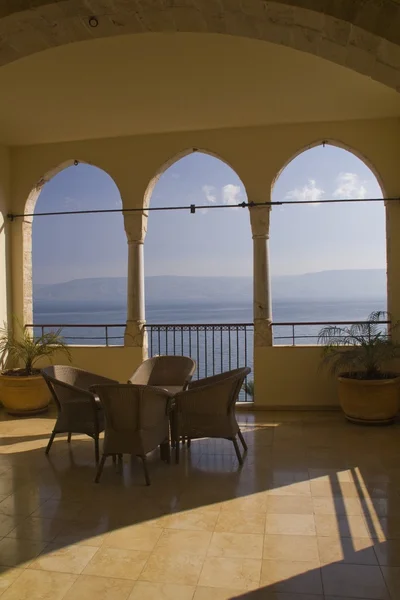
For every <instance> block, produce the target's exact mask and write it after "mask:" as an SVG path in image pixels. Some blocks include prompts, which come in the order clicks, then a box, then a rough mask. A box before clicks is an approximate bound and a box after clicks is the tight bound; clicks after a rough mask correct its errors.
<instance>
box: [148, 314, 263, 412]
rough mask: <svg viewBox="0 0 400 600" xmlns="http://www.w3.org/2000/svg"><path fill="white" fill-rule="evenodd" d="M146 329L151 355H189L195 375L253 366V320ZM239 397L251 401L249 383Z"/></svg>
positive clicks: (152, 326) (150, 325) (151, 325)
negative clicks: (195, 366)
mask: <svg viewBox="0 0 400 600" xmlns="http://www.w3.org/2000/svg"><path fill="white" fill-rule="evenodd" d="M145 328H146V331H147V335H148V349H149V356H157V355H159V354H167V355H176V354H178V355H185V356H190V357H191V358H193V359H194V360H195V361H196V363H197V369H196V373H195V378H202V377H208V376H210V375H217V374H218V373H222V372H223V371H229V370H230V369H236V368H238V367H244V366H247V367H250V368H253V337H254V325H253V323H223V324H214V323H207V324H197V323H196V324H191V323H190V324H181V325H175V324H174V325H166V324H146V325H145ZM248 383H249V382H248V381H247V380H246V384H248ZM239 400H240V401H242V402H251V401H252V395H251V394H250V393H249V391H248V385H245V386H244V388H243V390H242V391H241V392H240V396H239Z"/></svg>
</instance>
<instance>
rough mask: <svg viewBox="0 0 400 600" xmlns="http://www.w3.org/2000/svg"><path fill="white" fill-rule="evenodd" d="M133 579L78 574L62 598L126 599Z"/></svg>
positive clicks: (75, 599) (77, 599)
mask: <svg viewBox="0 0 400 600" xmlns="http://www.w3.org/2000/svg"><path fill="white" fill-rule="evenodd" d="M133 585H134V584H133V581H128V580H127V579H110V578H108V577H95V576H94V575H80V576H79V577H78V579H77V580H76V581H75V583H74V584H73V586H72V587H71V588H70V589H69V590H68V592H67V594H66V596H64V598H63V600H127V599H128V598H129V595H130V593H131V591H132V589H133Z"/></svg>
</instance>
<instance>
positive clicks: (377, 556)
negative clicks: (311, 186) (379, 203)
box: [0, 0, 400, 600]
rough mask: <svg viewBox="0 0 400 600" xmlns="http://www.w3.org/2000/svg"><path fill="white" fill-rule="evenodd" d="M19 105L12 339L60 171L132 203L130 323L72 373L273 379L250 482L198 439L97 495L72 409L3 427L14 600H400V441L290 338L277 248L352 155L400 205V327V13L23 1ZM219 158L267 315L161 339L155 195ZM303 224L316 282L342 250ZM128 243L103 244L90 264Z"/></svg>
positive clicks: (4, 13) (307, 0)
mask: <svg viewBox="0 0 400 600" xmlns="http://www.w3.org/2000/svg"><path fill="white" fill-rule="evenodd" d="M0 90H1V93H0V323H3V322H4V323H6V324H9V325H11V324H13V323H14V319H17V320H19V322H20V323H21V324H22V325H23V326H29V324H32V323H33V322H34V321H33V306H32V304H33V300H32V287H33V285H32V221H33V215H34V213H35V205H36V201H37V199H38V197H39V194H40V193H41V190H42V189H43V187H44V186H45V185H46V184H47V183H48V182H49V181H50V180H51V179H52V178H53V176H54V175H56V174H58V173H60V172H61V171H63V170H64V169H66V168H67V167H71V168H74V165H78V164H79V163H86V164H88V165H93V166H96V167H98V168H99V169H101V170H103V171H104V172H105V173H107V174H108V175H109V177H110V178H111V179H112V180H113V182H114V183H115V185H116V186H117V188H118V192H119V195H120V199H121V206H122V208H121V209H120V208H118V209H115V211H120V212H121V214H122V216H123V223H124V230H125V232H123V231H122V228H121V238H120V239H123V240H124V241H125V238H124V237H123V236H124V235H125V234H126V242H127V254H128V266H127V273H126V276H127V280H128V286H127V319H126V322H124V323H121V325H118V326H115V325H113V326H108V325H104V326H96V328H95V329H91V330H90V332H89V333H88V332H87V330H85V333H84V334H82V332H81V327H79V326H76V327H75V326H74V327H73V328H72V330H71V331H70V337H71V342H72V343H71V359H72V364H73V365H74V366H76V367H80V368H83V369H87V370H89V371H92V372H94V373H97V374H100V375H104V376H108V377H111V378H115V379H117V380H119V381H121V382H123V381H124V382H125V381H126V380H127V379H128V377H129V376H130V375H131V374H132V373H133V371H134V370H135V369H136V368H137V367H138V365H139V364H141V362H142V361H143V360H144V359H145V358H147V357H148V355H149V354H150V355H155V354H158V353H159V352H160V351H161V352H164V351H165V352H166V353H180V352H187V353H189V354H192V355H193V357H194V358H197V361H198V363H199V371H198V375H203V374H206V373H207V374H211V373H213V372H219V371H221V370H224V369H226V368H229V367H230V366H231V367H235V366H237V365H244V364H250V366H251V367H252V375H251V378H252V379H254V402H249V401H248V400H249V397H248V396H247V397H246V393H245V392H244V393H243V395H242V398H241V399H242V400H245V401H246V402H244V403H243V404H244V405H245V406H244V407H241V408H242V410H240V411H238V418H239V420H240V425H241V428H242V430H243V434H244V437H245V439H246V441H247V444H248V447H249V449H248V452H247V455H246V457H245V460H244V465H243V466H242V467H241V468H239V467H238V465H237V461H236V457H235V455H234V449H233V448H232V447H231V443H229V442H226V443H225V441H219V440H218V441H215V440H209V439H201V440H197V441H196V440H193V441H192V444H191V446H190V448H189V447H188V446H187V445H186V446H184V447H183V449H182V456H181V462H180V464H179V465H176V464H174V463H173V462H172V464H170V465H167V464H164V463H163V462H162V461H160V459H159V456H158V455H157V454H156V453H154V454H152V455H151V456H150V457H149V469H150V471H151V476H152V477H151V479H152V485H151V486H150V487H145V486H144V485H143V480H142V473H141V471H140V469H139V468H138V465H137V464H136V459H132V461H131V460H129V461H125V462H124V463H123V472H122V474H119V473H117V472H116V471H115V469H114V466H113V465H112V463H111V461H109V463H110V464H108V463H106V466H105V469H104V472H103V476H102V479H101V482H100V483H99V484H98V485H95V484H94V483H93V479H94V475H95V464H94V459H93V442H92V440H90V439H88V438H85V437H83V436H74V435H73V436H72V441H71V443H70V444H68V442H67V439H66V438H65V437H63V436H61V435H60V436H58V437H57V438H56V439H55V441H54V444H53V447H52V451H51V453H50V454H49V456H46V455H45V452H44V451H45V447H46V445H47V442H48V438H49V435H50V432H51V431H52V428H53V424H54V418H55V414H54V407H51V409H50V411H49V413H47V414H44V415H42V416H40V417H39V416H36V417H34V418H26V419H21V418H13V417H9V416H7V415H6V414H5V412H4V410H3V409H2V408H1V409H0V600H86V599H90V598H92V597H93V598H96V600H228V599H230V600H233V599H243V600H244V599H245V598H247V599H249V600H261V599H262V600H354V599H355V598H357V599H358V600H398V599H399V598H400V468H399V458H400V453H399V448H400V445H399V427H400V425H399V423H396V424H394V425H393V426H392V427H380V428H367V427H360V426H356V425H352V424H350V423H348V422H346V421H345V420H344V418H343V416H342V415H341V414H340V413H339V411H338V399H337V390H336V382H335V380H334V378H332V377H331V376H329V375H328V374H327V373H326V372H319V371H318V366H319V363H320V348H318V347H317V346H316V345H312V344H309V343H308V342H310V341H312V339H311V338H308V337H305V336H308V335H311V336H314V335H315V334H316V331H317V330H318V329H319V325H317V324H310V323H309V324H303V323H302V324H300V323H299V324H297V323H293V324H287V323H285V324H279V323H274V322H273V320H272V304H271V282H270V256H269V238H270V217H271V212H272V211H273V210H274V209H275V206H274V207H273V206H272V203H271V193H272V188H273V186H274V184H275V181H276V179H277V177H278V176H279V174H280V173H281V171H282V169H284V168H285V166H286V165H288V164H289V162H290V161H291V160H292V159H293V158H294V157H296V156H298V155H299V154H300V153H301V152H303V151H304V150H306V149H310V148H313V147H315V146H319V145H322V146H325V144H326V143H328V144H332V145H336V146H338V147H340V148H343V149H346V150H348V151H349V152H352V153H353V154H354V155H355V156H357V157H358V158H359V159H361V160H362V161H363V162H364V163H365V165H366V166H367V167H369V168H370V170H371V171H372V173H373V175H374V176H375V178H376V180H377V182H378V184H379V187H380V189H381V193H382V198H383V201H384V203H385V214H386V256H387V303H388V310H389V312H390V314H391V319H392V320H393V322H397V321H400V277H399V273H400V169H399V158H400V119H399V117H400V95H399V91H400V3H399V1H398V0H379V1H377V0H364V1H363V2H355V1H353V2H348V1H339V0H336V1H335V2H328V1H321V0H275V1H273V0H271V1H268V2H266V1H264V0H157V1H155V0H61V1H60V0H35V1H34V2H33V1H31V0H18V2H15V1H14V2H12V1H10V2H4V1H3V2H0ZM198 151H203V152H204V153H207V154H209V155H211V156H214V157H217V158H219V159H220V160H221V161H223V162H224V163H226V164H227V165H229V166H230V167H231V168H232V169H233V170H234V171H235V173H236V174H237V176H238V178H240V181H241V182H242V184H243V190H244V192H245V196H246V198H247V202H245V203H243V210H242V209H241V208H240V210H241V211H242V212H240V213H239V210H238V211H237V212H236V214H240V215H243V218H246V219H247V220H248V221H249V222H250V228H251V229H250V228H249V240H248V241H249V246H250V244H252V252H253V314H252V317H250V319H249V321H250V322H249V323H243V324H236V325H233V326H229V325H227V324H224V325H218V324H212V325H209V326H208V325H193V326H187V325H168V324H167V325H166V324H163V325H161V324H159V325H154V324H153V325H152V324H150V323H146V314H145V305H144V261H143V254H144V246H145V238H146V233H147V222H148V214H149V210H150V209H151V208H152V206H151V196H152V193H153V190H154V187H155V185H156V183H157V181H158V179H159V177H160V176H161V175H162V174H163V173H164V171H165V170H166V169H167V168H168V167H169V166H170V165H171V164H172V163H174V162H175V161H177V160H178V159H180V158H182V157H184V156H187V155H188V154H190V153H195V152H198ZM205 183H207V182H205ZM353 200H354V199H353ZM55 204H56V203H55ZM170 204H171V205H173V199H171V202H170ZM240 206H241V205H240ZM359 206H360V217H359V226H360V227H362V226H363V212H362V211H363V205H359ZM365 206H366V205H364V207H365ZM187 208H190V213H193V212H196V211H195V209H194V210H192V207H190V206H189V207H187ZM297 208H298V207H296V209H297ZM57 210H58V208H57V206H54V212H57ZM199 212H200V211H198V213H199ZM162 214H165V213H162ZM293 214H294V213H291V214H290V215H289V216H288V219H289V220H290V223H291V225H295V226H296V227H297V230H298V231H299V230H300V232H301V235H302V236H303V237H304V245H306V244H308V245H309V247H312V252H311V253H310V260H311V262H312V259H313V257H314V255H317V254H318V253H320V251H321V247H320V246H319V245H318V244H316V243H314V245H312V244H313V242H315V240H314V239H307V235H306V234H305V233H304V231H303V229H301V228H299V227H298V224H297V222H296V218H295V217H294V216H293ZM195 216H196V217H197V216H199V214H198V215H195ZM35 218H36V217H35ZM41 218H43V219H48V221H47V222H48V223H49V230H51V218H52V217H50V216H43V217H41ZM68 218H69V217H68ZM121 220H122V219H121ZM326 226H327V227H330V226H331V223H327V225H326ZM338 229H340V228H338ZM165 231H166V232H167V233H169V230H168V229H165ZM250 231H251V233H250ZM180 233H182V232H180ZM209 233H210V232H209V231H207V230H205V231H204V240H205V243H206V242H207V239H208V238H207V236H209ZM340 234H341V231H338V238H337V243H336V246H335V248H334V250H335V251H336V250H337V252H338V253H340V251H341V249H342V248H341V237H340ZM76 235H77V234H76V231H74V230H73V228H71V237H70V247H71V249H72V248H73V245H74V240H75V237H76ZM214 235H215V233H214ZM226 235H229V228H228V227H225V229H223V228H221V237H222V236H226ZM250 235H251V239H250ZM310 237H311V236H310ZM372 241H373V240H371V242H372ZM109 242H110V240H109V236H107V235H105V234H104V232H100V231H97V230H96V232H95V235H93V240H92V243H93V246H92V247H93V249H94V250H96V249H97V248H100V246H102V247H104V248H108V247H109V246H107V243H109ZM301 242H302V240H301ZM322 242H324V240H322ZM53 243H54V244H55V245H57V243H58V240H57V239H55V240H54V242H53ZM110 243H111V242H110ZM287 243H288V244H290V243H291V238H290V235H288V241H287ZM49 251H50V250H49ZM162 251H163V248H162V245H160V249H159V252H160V255H161V254H162ZM355 252H359V253H360V255H362V253H363V249H362V248H357V249H356V250H355ZM81 258H82V257H78V260H80V259H81ZM82 261H83V258H82ZM207 264H208V263H207ZM61 271H62V267H60V272H61ZM61 279H62V277H60V280H61ZM304 325H307V327H315V328H316V329H310V330H309V331H308V332H306V333H305V332H304V331H303V329H302V327H303V326H304ZM35 327H39V328H40V327H41V325H40V324H37V323H36V324H35ZM43 327H44V328H45V327H47V325H46V324H44V325H43ZM68 327H71V325H70V324H69V325H68ZM90 327H92V326H90ZM185 327H186V329H185ZM187 327H189V328H187ZM208 327H209V328H208ZM115 328H117V330H115ZM302 332H303V333H302ZM91 335H92V336H93V337H92V338H91V339H87V338H88V337H90V336H91ZM66 337H67V338H68V334H67V335H66ZM81 337H84V338H85V339H78V338H81ZM72 338H73V339H72ZM397 341H398V340H397ZM0 358H1V359H2V360H3V359H4V360H5V359H6V358H7V357H0ZM66 361H67V358H66V357H65V356H63V355H60V356H56V357H55V362H56V363H65V362H66ZM226 361H227V362H226ZM9 366H15V365H13V364H11V363H10V365H9ZM0 400H1V398H0ZM163 417H165V413H163Z"/></svg>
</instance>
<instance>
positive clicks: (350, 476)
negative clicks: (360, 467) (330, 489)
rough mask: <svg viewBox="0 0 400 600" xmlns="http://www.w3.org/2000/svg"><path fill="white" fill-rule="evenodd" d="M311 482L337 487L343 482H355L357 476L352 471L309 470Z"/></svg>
mask: <svg viewBox="0 0 400 600" xmlns="http://www.w3.org/2000/svg"><path fill="white" fill-rule="evenodd" d="M308 472H309V476H310V480H312V481H319V482H325V483H329V484H333V485H337V484H338V483H340V482H342V481H346V482H352V481H354V477H355V474H354V473H353V472H352V471H351V470H350V469H343V470H340V469H338V470H336V469H309V470H308Z"/></svg>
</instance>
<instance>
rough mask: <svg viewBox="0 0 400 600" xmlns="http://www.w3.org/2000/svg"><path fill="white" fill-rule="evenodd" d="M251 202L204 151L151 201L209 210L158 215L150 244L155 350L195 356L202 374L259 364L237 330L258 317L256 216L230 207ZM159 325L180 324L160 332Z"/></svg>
mask: <svg viewBox="0 0 400 600" xmlns="http://www.w3.org/2000/svg"><path fill="white" fill-rule="evenodd" d="M243 201H247V198H246V191H245V189H244V185H243V183H242V182H241V180H240V179H239V177H238V176H237V174H236V173H235V172H234V171H233V170H232V169H231V168H230V167H229V166H228V165H227V164H226V163H224V162H223V161H222V160H219V159H217V158H215V157H214V156H211V155H209V154H205V153H202V152H195V153H191V154H188V155H186V156H184V157H183V158H181V159H180V160H177V161H176V162H174V163H173V164H172V165H171V166H170V167H169V168H167V169H166V170H165V171H164V172H163V173H162V175H161V176H160V178H159V179H158V181H157V184H156V185H155V187H154V189H153V191H152V195H151V199H150V207H151V208H154V207H167V206H176V207H185V206H186V207H188V206H190V205H192V204H194V205H197V206H203V208H200V209H197V210H196V212H195V214H191V212H190V210H189V209H187V210H171V211H150V212H149V220H148V231H147V236H146V241H145V247H144V255H145V273H146V321H147V324H148V331H149V353H150V354H160V353H166V352H167V353H174V352H175V353H190V354H191V355H192V356H193V358H195V359H196V360H197V362H198V369H199V373H198V374H199V375H200V376H203V375H206V374H207V375H212V374H213V373H215V372H219V371H221V370H226V369H229V368H235V367H236V366H238V365H239V366H242V364H244V362H245V360H246V361H247V363H249V362H251V356H250V354H251V353H252V339H251V338H250V335H249V337H248V338H247V345H248V348H249V349H248V350H245V346H244V344H245V335H244V329H240V330H239V329H238V327H237V326H236V327H235V326H232V327H229V324H244V323H251V322H252V320H253V317H252V238H251V229H250V219H249V213H248V209H247V208H245V209H243V208H237V207H235V208H226V207H227V206H232V205H236V204H238V203H240V202H243ZM216 205H222V206H223V207H225V208H213V207H214V206H216ZM152 324H157V325H161V324H162V325H175V327H171V328H170V329H169V330H168V331H167V333H166V332H165V327H164V328H163V331H162V332H161V333H160V331H159V330H157V331H156V330H155V329H153V330H152V328H151V326H152ZM176 324H180V325H182V326H183V327H181V328H179V327H176ZM189 324H195V325H196V327H193V328H191V329H190V328H189V327H188V325H189ZM200 325H202V327H200ZM206 325H209V326H210V327H209V328H208V329H207V327H206ZM217 325H219V326H221V327H220V329H218V330H217ZM159 333H160V335H159ZM245 354H246V356H245ZM250 366H251V365H250Z"/></svg>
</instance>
